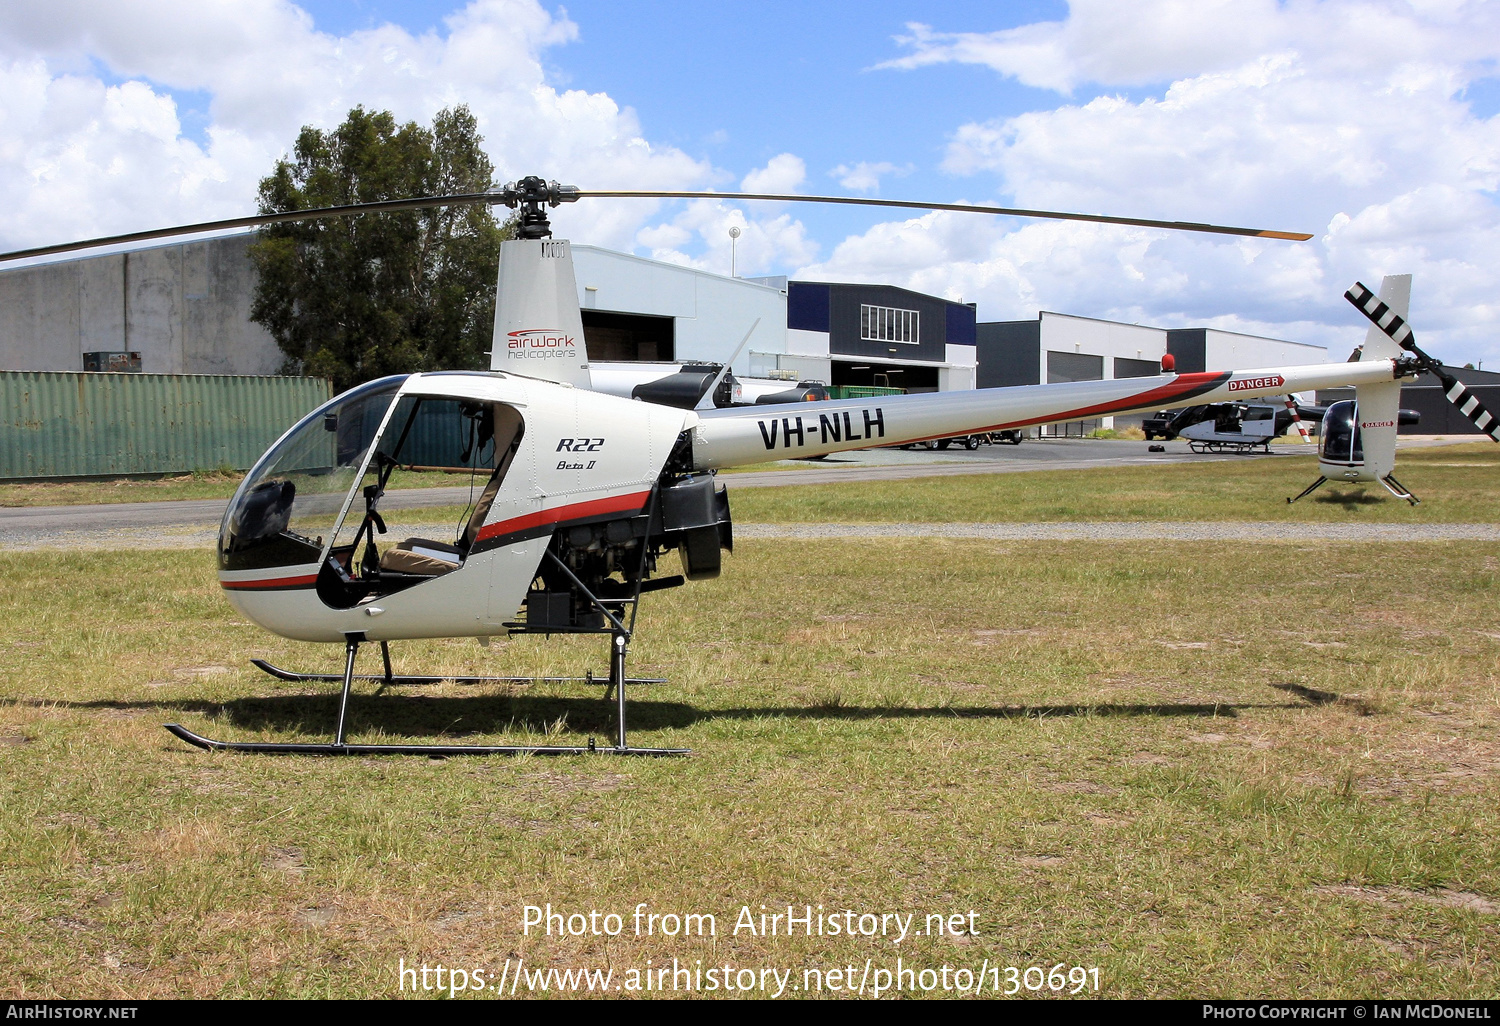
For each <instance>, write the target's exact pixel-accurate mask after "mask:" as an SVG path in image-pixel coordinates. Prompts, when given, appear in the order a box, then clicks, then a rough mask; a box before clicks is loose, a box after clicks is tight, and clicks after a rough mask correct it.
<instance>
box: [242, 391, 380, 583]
mask: <svg viewBox="0 0 1500 1026" xmlns="http://www.w3.org/2000/svg"><path fill="white" fill-rule="evenodd" d="M405 380H406V376H405V375H399V376H395V377H388V378H381V379H379V380H378V381H372V382H370V383H369V384H367V385H362V386H360V387H359V388H356V389H353V390H351V391H349V392H345V393H344V394H343V395H341V396H338V397H337V398H335V399H333V400H332V401H331V402H328V403H327V404H325V405H323V406H320V407H318V408H317V409H316V410H314V411H313V412H312V413H310V414H308V415H307V416H306V417H304V418H302V420H301V422H300V423H298V424H297V426H296V427H295V428H293V429H292V430H291V431H290V432H288V433H287V435H286V437H284V438H283V439H282V440H281V441H280V442H278V443H277V444H276V445H275V446H274V447H273V448H272V449H271V451H270V452H268V453H266V454H265V455H264V456H262V457H261V458H260V462H259V463H257V464H256V465H255V467H254V468H253V469H251V471H250V473H249V474H248V475H246V477H245V480H244V482H243V483H242V484H241V485H240V487H239V491H237V492H235V495H234V499H233V500H231V501H230V503H229V508H228V510H226V511H225V514H224V523H223V526H222V527H221V528H220V531H219V566H220V567H221V568H222V569H224V570H253V569H259V568H261V567H269V566H291V565H294V564H302V563H316V562H317V561H318V559H319V558H320V556H321V555H322V551H323V539H324V538H325V537H326V536H327V535H329V534H330V533H331V532H332V530H333V527H334V525H335V523H337V521H338V515H339V510H340V508H341V507H342V506H343V503H344V499H345V497H346V496H347V495H348V494H349V489H350V488H351V487H352V486H353V484H354V479H355V477H356V476H357V475H358V474H359V470H360V467H361V466H362V465H363V464H364V461H365V456H366V455H367V454H368V453H369V451H370V445H371V443H372V442H373V441H374V439H375V433H376V432H377V431H378V430H379V429H380V424H381V421H382V420H383V419H384V418H385V414H386V411H387V410H388V409H389V408H390V405H391V400H392V399H394V398H395V395H396V390H397V389H399V388H400V387H401V384H402V382H404V381H405Z"/></svg>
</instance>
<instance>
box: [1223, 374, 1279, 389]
mask: <svg viewBox="0 0 1500 1026" xmlns="http://www.w3.org/2000/svg"><path fill="white" fill-rule="evenodd" d="M1285 384H1286V378H1284V377H1282V376H1281V375H1280V374H1271V375H1268V376H1266V377H1263V378H1237V379H1234V380H1232V381H1230V382H1229V390H1230V391H1231V392H1248V391H1250V390H1251V389H1261V388H1280V387H1281V386H1282V385H1285Z"/></svg>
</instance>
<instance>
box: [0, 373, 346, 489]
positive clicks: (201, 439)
mask: <svg viewBox="0 0 1500 1026" xmlns="http://www.w3.org/2000/svg"><path fill="white" fill-rule="evenodd" d="M329 393H330V389H329V384H328V382H327V381H326V380H324V379H323V378H282V377H254V376H250V375H233V374H111V373H91V372H84V373H78V372H63V371H59V372H49V371H0V480H16V479H28V478H49V477H109V476H115V475H126V474H180V473H186V472H189V471H193V470H209V469H213V468H217V467H223V466H229V467H233V468H234V469H235V470H247V469H249V467H250V465H251V464H252V463H254V462H255V461H256V459H258V458H259V457H260V454H261V453H263V452H265V451H266V449H267V448H269V447H270V445H271V443H272V442H274V441H275V440H276V439H277V437H278V436H279V435H280V434H281V433H282V432H283V431H285V430H286V429H287V428H289V427H291V426H292V425H293V424H294V423H296V422H297V420H298V419H299V418H301V417H302V416H303V415H305V414H306V413H308V412H309V411H311V410H312V409H313V408H314V407H316V406H317V405H319V404H320V403H323V402H326V401H327V400H328V399H329V398H330V394H329Z"/></svg>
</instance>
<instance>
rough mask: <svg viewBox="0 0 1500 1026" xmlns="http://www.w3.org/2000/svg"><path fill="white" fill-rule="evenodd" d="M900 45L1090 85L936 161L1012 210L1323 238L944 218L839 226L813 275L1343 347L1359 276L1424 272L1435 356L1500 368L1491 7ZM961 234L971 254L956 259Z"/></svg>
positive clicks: (1116, 21) (1056, 29) (1380, 6)
mask: <svg viewBox="0 0 1500 1026" xmlns="http://www.w3.org/2000/svg"><path fill="white" fill-rule="evenodd" d="M900 42H901V44H902V45H903V46H904V47H905V48H906V49H907V50H908V51H909V52H908V53H907V54H906V55H905V56H903V57H901V58H899V59H897V60H895V61H891V62H888V63H887V65H886V66H887V67H890V68H900V69H908V70H912V71H917V69H920V68H921V67H923V66H925V65H930V64H937V63H952V62H959V63H970V64H978V65H983V66H986V67H989V68H991V69H993V70H994V71H996V72H998V73H999V74H1002V75H1005V76H1009V77H1013V78H1015V79H1017V80H1019V81H1021V82H1023V83H1026V84H1028V85H1032V86H1036V87H1039V88H1044V89H1050V90H1055V91H1056V92H1058V93H1061V94H1071V93H1076V92H1078V91H1080V90H1081V89H1082V87H1083V86H1085V85H1089V84H1092V85H1093V87H1094V88H1093V90H1092V91H1093V92H1094V93H1095V95H1094V96H1092V98H1089V97H1080V99H1079V100H1077V101H1074V102H1068V103H1064V104H1062V105H1060V106H1058V107H1056V108H1054V109H1050V110H1047V109H1042V110H1034V111H1031V112H1029V113H1025V114H1021V115H1018V116H1012V117H997V118H995V119H992V120H988V121H974V122H970V123H966V124H962V125H959V126H957V127H956V129H955V130H954V132H953V134H952V137H951V140H950V144H949V147H948V150H947V153H946V156H945V159H944V169H945V170H947V171H948V172H950V173H952V174H955V175H959V176H969V177H971V178H972V179H973V180H974V181H975V182H990V183H992V186H993V188H994V189H995V191H996V192H997V193H998V194H999V197H1000V200H1001V202H1003V203H1005V205H1015V206H1022V207H1030V208H1040V209H1053V210H1074V211H1083V212H1090V213H1117V214H1125V215H1133V216H1143V217H1154V218H1162V219H1169V220H1191V221H1204V222H1211V223H1221V224H1239V225H1248V226H1253V227H1265V228H1279V229H1288V230H1300V231H1309V232H1314V233H1316V234H1317V236H1318V237H1317V239H1316V240H1315V241H1314V242H1311V243H1305V244H1301V245H1297V244H1286V243H1270V242H1263V241H1257V240H1245V241H1222V240H1219V239H1214V238H1211V237H1192V236H1179V235H1168V234H1165V233H1160V232H1145V231H1137V230H1133V229H1121V228H1108V227H1102V226H1100V227H1086V226H1081V225H1046V224H1030V225H1024V226H1023V225H1021V224H1019V223H1017V222H1007V221H998V222H997V221H990V222H988V223H984V224H978V225H974V224H970V225H968V226H967V227H965V226H962V225H960V224H959V223H958V222H957V221H956V220H955V218H956V217H957V215H934V216H932V217H927V218H921V219H917V220H913V221H907V222H903V223H900V224H892V225H881V226H879V227H877V228H876V229H874V230H872V231H870V232H867V233H865V234H863V235H860V236H856V237H853V238H850V239H847V240H845V241H844V242H843V243H842V244H841V245H839V246H838V247H837V248H836V249H835V250H834V251H833V253H831V254H830V255H829V258H828V259H827V260H826V261H825V262H823V263H820V264H815V265H809V266H807V267H805V268H803V269H802V270H801V271H799V272H798V273H799V274H806V275H809V276H821V277H827V278H833V279H844V280H849V279H851V278H853V277H854V276H855V275H859V274H863V273H876V271H879V272H880V273H883V274H885V275H886V276H887V279H888V280H892V281H895V282H898V283H903V284H908V285H910V287H913V288H917V287H927V286H930V287H932V288H935V289H937V290H938V291H943V292H946V293H947V294H950V295H952V294H954V293H962V294H963V296H964V298H966V299H968V300H970V301H974V300H977V301H979V302H980V304H981V315H982V316H983V317H985V318H986V319H988V318H990V317H991V316H998V317H1005V316H1032V315H1034V312H1035V310H1036V308H1037V307H1043V308H1047V309H1055V310H1063V311H1068V312H1073V313H1082V314H1092V315H1097V316H1106V317H1121V318H1123V319H1127V320H1141V321H1145V322H1150V323H1157V324H1164V325H1168V326H1175V325H1179V324H1211V325H1212V326H1220V327H1234V328H1236V330H1258V329H1256V328H1255V327H1254V326H1259V329H1264V331H1265V333H1268V334H1272V335H1281V336H1283V337H1293V338H1300V339H1301V340H1303V341H1310V342H1318V343H1320V344H1328V345H1329V346H1330V351H1331V353H1333V354H1335V355H1340V356H1341V355H1342V354H1343V351H1344V350H1345V349H1346V346H1347V344H1351V343H1349V340H1350V339H1357V338H1358V337H1359V336H1361V335H1362V333H1363V330H1364V329H1363V327H1361V326H1360V324H1359V322H1358V321H1357V319H1355V318H1351V311H1349V310H1347V309H1345V304H1343V302H1342V300H1341V299H1340V296H1341V294H1342V291H1343V289H1344V288H1345V287H1346V286H1347V285H1348V284H1349V283H1350V282H1352V281H1353V280H1355V279H1356V278H1362V279H1363V280H1365V281H1367V282H1370V283H1371V284H1372V285H1373V284H1378V280H1379V278H1380V276H1381V275H1383V274H1386V273H1401V272H1407V271H1410V272H1413V273H1414V274H1415V275H1416V281H1415V285H1414V291H1413V299H1412V305H1413V319H1414V323H1415V325H1416V326H1417V327H1418V329H1419V330H1420V331H1422V332H1423V337H1424V339H1425V340H1429V341H1432V342H1433V343H1434V345H1433V350H1434V351H1435V352H1440V353H1441V355H1444V356H1445V357H1447V358H1449V359H1457V360H1459V361H1460V362H1462V360H1464V359H1474V358H1486V359H1492V360H1500V339H1497V332H1496V331H1495V328H1496V326H1497V323H1496V322H1497V320H1500V310H1497V308H1496V304H1495V302H1494V299H1493V296H1494V295H1495V293H1496V286H1497V283H1500V281H1497V277H1500V276H1497V273H1496V272H1495V270H1494V268H1496V267H1497V266H1500V208H1497V206H1496V203H1495V199H1494V193H1495V191H1496V189H1497V187H1500V117H1495V116H1491V117H1480V116H1476V115H1475V113H1474V112H1473V110H1472V109H1471V108H1470V106H1469V104H1468V102H1467V101H1466V99H1465V92H1464V91H1465V88H1466V87H1467V86H1468V85H1469V84H1470V83H1472V82H1474V81H1477V80H1479V79H1481V78H1483V77H1485V76H1489V75H1493V73H1494V69H1495V67H1496V62H1497V61H1500V8H1497V7H1496V6H1495V5H1485V4H1477V3H1466V2H1456V3H1447V4H1428V5H1406V4H1396V3H1386V2H1380V0H1347V2H1321V3H1315V2H1309V0H1290V2H1288V3H1284V4H1277V3H1273V2H1269V0H1264V2H1263V0H1223V2H1219V3H1214V4H1208V3H1189V2H1181V0H1154V2H1143V3H1140V4H1131V5H1117V4H1108V3H1100V2H1097V0H1074V2H1073V3H1072V4H1071V5H1070V11H1069V15H1068V17H1067V19H1065V20H1063V21H1058V22H1044V23H1037V24H1032V25H1026V26H1021V27H1020V28H1016V29H1011V30H1006V31H1004V32H998V33H963V32H947V33H944V32H936V31H934V30H932V29H931V28H929V27H926V26H920V25H914V26H910V27H909V33H908V35H906V36H904V37H902V38H901V40H900ZM918 73H919V72H918ZM1142 86H1149V87H1150V88H1147V89H1144V90H1141V95H1138V96H1136V97H1129V96H1123V95H1116V94H1114V93H1113V92H1112V90H1115V89H1120V88H1126V87H1134V88H1137V89H1139V88H1140V87H1142ZM947 247H963V248H959V249H954V250H953V251H952V253H951V255H948V256H946V257H945V256H944V255H943V254H944V253H945V252H948V250H947ZM934 260H935V261H936V262H933V261H934ZM1226 310H1230V311H1235V312H1234V313H1232V314H1226V313H1225V311H1226ZM1444 347H1446V348H1444Z"/></svg>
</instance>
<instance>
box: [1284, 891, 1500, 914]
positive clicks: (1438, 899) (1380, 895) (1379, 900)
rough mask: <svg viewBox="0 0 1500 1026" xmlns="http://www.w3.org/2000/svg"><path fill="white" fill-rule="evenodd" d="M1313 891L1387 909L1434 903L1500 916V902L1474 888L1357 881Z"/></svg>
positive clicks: (1445, 906) (1440, 905)
mask: <svg viewBox="0 0 1500 1026" xmlns="http://www.w3.org/2000/svg"><path fill="white" fill-rule="evenodd" d="M1311 890H1312V891H1313V893H1314V894H1327V895H1331V896H1333V897H1337V898H1351V899H1353V900H1355V901H1366V902H1370V903H1371V904H1375V905H1384V906H1386V907H1388V908H1408V907H1410V906H1412V905H1434V906H1437V907H1439V908H1456V909H1463V910H1464V911H1467V912H1478V913H1480V914H1481V915H1487V916H1496V915H1500V901H1496V899H1494V898H1488V897H1485V896H1484V895H1483V894H1475V893H1473V892H1472V891H1455V890H1450V889H1448V888H1443V889H1441V890H1437V891H1414V890H1410V889H1409V888H1406V887H1360V886H1357V885H1354V884H1323V885H1320V886H1317V887H1313V888H1311Z"/></svg>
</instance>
